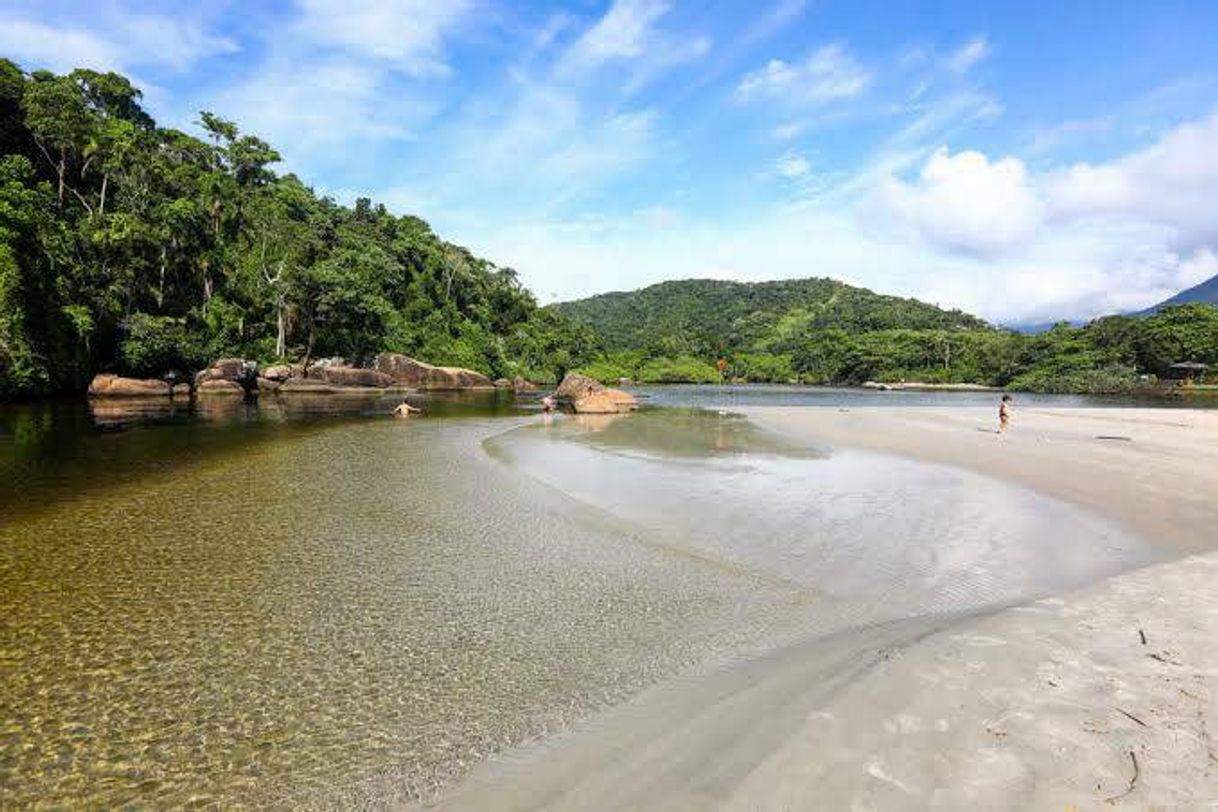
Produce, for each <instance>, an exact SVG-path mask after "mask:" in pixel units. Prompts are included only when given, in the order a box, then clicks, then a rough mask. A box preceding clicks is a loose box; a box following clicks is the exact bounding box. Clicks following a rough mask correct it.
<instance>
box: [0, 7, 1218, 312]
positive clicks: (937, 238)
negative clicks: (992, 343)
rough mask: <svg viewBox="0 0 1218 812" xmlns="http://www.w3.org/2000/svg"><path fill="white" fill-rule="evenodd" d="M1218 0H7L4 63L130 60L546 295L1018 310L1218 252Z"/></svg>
mask: <svg viewBox="0 0 1218 812" xmlns="http://www.w3.org/2000/svg"><path fill="white" fill-rule="evenodd" d="M1215 42H1218V3H1215V2H1214V0H1193V1H1192V2H1171V0H1159V1H1158V2H1154V3H1147V2H1142V1H1141V0H1106V2H1086V1H1085V0H1073V1H1072V2H1059V0H1052V1H1051V2H1050V1H1042V0H1020V1H1019V2H1002V1H1001V0H992V1H991V2H985V3H978V2H974V1H973V0H969V1H968V2H952V0H941V1H940V2H912V1H911V0H842V1H834V0H754V2H724V1H722V0H720V1H718V2H717V1H716V0H698V1H696V2H695V1H694V0H609V1H608V2H606V1H605V0H598V1H597V2H591V0H575V1H574V2H568V3H549V2H498V1H497V0H379V2H378V1H377V0H275V2H256V0H246V1H245V2H240V1H239V0H212V2H208V3H196V2H191V3H184V2H166V1H161V2H158V1H157V0H144V2H136V1H135V0H94V2H89V3H85V2H81V1H80V0H73V1H67V0H37V2H27V1H26V0H0V55H4V56H7V57H9V58H11V59H14V60H15V61H17V62H18V63H19V64H21V65H22V66H23V67H24V68H26V69H27V70H31V69H34V68H49V69H51V70H55V71H66V70H70V69H71V68H73V67H91V68H95V69H113V70H119V71H122V72H124V73H126V74H127V75H129V76H131V77H132V78H133V79H134V80H135V81H136V82H137V84H139V86H140V87H142V88H143V90H144V94H145V98H144V100H145V103H146V106H147V108H148V109H149V111H150V112H152V113H153V115H154V116H155V117H156V118H157V119H158V122H159V123H161V124H162V125H163V126H173V127H178V128H181V129H185V130H188V131H197V129H198V128H197V125H196V123H195V122H197V120H198V114H199V111H200V110H209V111H212V112H215V113H217V114H219V115H221V116H223V117H225V118H229V119H232V120H235V121H236V122H237V123H238V124H239V125H240V126H241V127H242V129H243V130H244V131H247V132H252V133H254V134H257V135H259V136H262V137H263V138H265V139H267V140H268V141H270V142H271V143H272V144H273V145H274V146H275V147H276V148H277V149H278V150H279V151H280V152H281V153H282V155H283V156H284V163H283V165H282V166H281V167H280V170H281V171H291V172H294V173H296V174H297V175H299V176H300V177H301V178H302V179H303V180H304V181H305V182H307V183H309V184H310V185H312V186H313V187H314V188H315V189H316V190H317V191H318V192H319V193H323V194H328V195H331V196H333V197H335V198H336V199H339V200H341V201H344V202H350V201H352V200H354V199H355V198H356V197H361V196H366V197H371V198H372V199H374V200H375V201H378V202H381V203H384V204H385V205H386V206H387V207H388V208H389V209H390V210H392V211H394V212H397V213H402V214H407V213H409V214H415V215H418V216H420V217H423V218H424V219H425V220H427V221H428V222H429V223H431V225H432V227H433V228H434V229H435V230H436V231H437V233H439V234H440V235H441V236H443V237H444V238H445V239H448V240H450V241H453V242H456V243H459V244H462V245H465V246H467V247H469V248H470V249H472V250H474V251H475V252H477V253H479V254H481V255H483V256H485V257H487V258H488V259H491V260H492V261H494V262H495V263H496V264H498V265H501V266H510V267H513V268H515V269H517V271H519V273H520V275H521V278H522V280H523V281H524V282H525V284H527V285H528V286H529V287H530V288H531V289H532V290H533V291H534V292H535V293H536V294H537V296H538V299H539V300H540V301H541V302H543V303H547V302H550V301H556V300H565V299H572V298H578V297H582V296H587V295H590V294H593V293H599V292H604V291H609V290H629V289H633V288H637V287H641V286H643V285H647V284H651V283H654V282H658V281H662V280H665V279H685V278H718V279H737V280H743V281H761V280H767V279H777V278H792V277H807V276H830V277H833V278H836V279H841V280H843V281H846V282H850V283H852V284H858V285H863V286H866V287H869V288H872V289H874V290H877V291H880V292H884V293H895V294H900V295H908V296H916V297H918V298H921V299H924V300H926V301H930V302H934V303H937V304H940V305H942V306H947V307H959V308H962V309H965V310H968V311H970V312H974V313H977V314H980V315H982V316H984V317H986V318H988V319H991V320H993V321H996V322H1001V323H1018V322H1035V321H1045V320H1056V319H1060V318H1071V319H1078V318H1087V317H1091V316H1095V315H1099V314H1103V313H1110V312H1119V311H1128V310H1134V309H1139V308H1142V307H1145V306H1147V305H1150V304H1153V303H1155V302H1157V301H1159V300H1161V299H1164V298H1166V297H1167V296H1170V295H1171V294H1173V293H1175V292H1177V291H1178V290H1180V289H1182V288H1185V287H1188V286H1191V285H1193V284H1196V283H1198V282H1201V281H1203V280H1204V279H1207V278H1209V277H1211V276H1213V275H1215V274H1218V48H1215V47H1214V45H1213V44H1214V43H1215Z"/></svg>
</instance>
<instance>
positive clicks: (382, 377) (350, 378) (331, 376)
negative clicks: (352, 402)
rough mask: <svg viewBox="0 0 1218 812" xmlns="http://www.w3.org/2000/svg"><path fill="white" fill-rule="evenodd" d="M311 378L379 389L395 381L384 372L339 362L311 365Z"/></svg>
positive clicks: (338, 384) (333, 383)
mask: <svg viewBox="0 0 1218 812" xmlns="http://www.w3.org/2000/svg"><path fill="white" fill-rule="evenodd" d="M309 380H311V381H323V382H325V383H328V384H331V385H333V386H365V387H367V386H371V387H375V388H377V389H385V388H387V387H390V386H393V384H394V383H395V381H394V379H393V378H391V377H390V376H388V375H386V374H385V373H384V372H378V371H376V370H375V369H361V368H359V367H349V366H344V365H339V364H333V365H327V366H324V367H320V368H318V367H312V366H311V367H309Z"/></svg>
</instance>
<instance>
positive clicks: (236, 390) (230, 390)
mask: <svg viewBox="0 0 1218 812" xmlns="http://www.w3.org/2000/svg"><path fill="white" fill-rule="evenodd" d="M195 391H197V392H198V393H199V394H200V395H236V396H237V397H245V387H244V386H242V385H241V384H239V383H237V382H236V381H226V380H222V379H220V378H212V379H210V380H205V381H203V382H202V383H200V384H199V385H198V386H197V387H195Z"/></svg>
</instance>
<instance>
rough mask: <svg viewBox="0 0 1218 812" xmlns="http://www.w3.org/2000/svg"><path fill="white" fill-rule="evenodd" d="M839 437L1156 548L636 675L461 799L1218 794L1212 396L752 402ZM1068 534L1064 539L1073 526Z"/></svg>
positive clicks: (768, 803) (960, 802) (1076, 804)
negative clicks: (677, 675) (1018, 596)
mask: <svg viewBox="0 0 1218 812" xmlns="http://www.w3.org/2000/svg"><path fill="white" fill-rule="evenodd" d="M748 415H749V417H750V418H751V419H752V420H754V421H755V422H757V423H759V424H760V425H762V426H764V427H766V428H769V429H771V430H773V431H776V432H781V433H785V434H787V435H789V436H792V437H798V438H800V439H801V440H812V441H815V442H817V443H821V444H824V445H827V446H830V447H846V446H849V447H858V448H863V449H869V450H872V451H878V452H883V453H886V454H892V455H899V456H905V457H910V458H915V459H918V460H923V461H930V462H936V463H941V464H947V465H951V466H957V467H963V468H970V469H973V470H976V471H979V472H982V473H984V474H987V475H989V476H993V477H997V478H1001V479H1005V480H1008V481H1011V482H1013V483H1016V484H1019V485H1022V486H1025V487H1029V488H1032V489H1035V490H1037V491H1040V492H1042V493H1044V494H1046V495H1049V496H1052V497H1056V498H1058V499H1061V500H1064V501H1067V502H1071V503H1074V504H1076V505H1078V506H1081V507H1083V508H1086V509H1088V510H1090V511H1092V512H1095V513H1100V514H1104V515H1106V516H1109V517H1111V518H1114V519H1116V520H1118V521H1119V522H1120V523H1122V524H1123V525H1125V526H1126V527H1127V528H1129V529H1130V530H1132V531H1133V532H1135V533H1137V534H1139V535H1140V536H1142V537H1144V538H1145V539H1147V540H1148V541H1150V542H1151V543H1153V544H1154V545H1156V546H1157V547H1158V548H1159V549H1161V550H1162V552H1163V557H1164V560H1165V561H1166V562H1167V563H1162V564H1156V565H1154V566H1150V567H1147V568H1145V569H1141V570H1136V571H1133V572H1128V573H1125V574H1122V575H1118V576H1115V577H1112V578H1109V579H1107V580H1104V581H1101V582H1099V583H1096V584H1093V585H1090V586H1087V587H1084V588H1082V589H1079V590H1076V591H1073V592H1069V593H1066V594H1063V595H1059V596H1052V597H1048V598H1044V599H1041V600H1038V601H1035V602H1032V603H1030V604H1027V605H1023V606H1017V607H1012V608H1008V609H1005V610H1002V611H999V612H997V613H993V614H989V615H984V616H975V615H974V616H966V617H963V618H961V617H923V618H917V619H911V620H910V621H908V622H904V621H898V622H896V623H892V624H883V625H880V626H876V627H871V628H864V629H861V630H855V631H851V632H849V633H845V634H841V635H836V636H834V637H832V638H829V639H821V640H817V641H809V642H808V643H804V644H799V645H796V646H792V647H789V648H786V649H783V650H781V651H777V652H773V653H772V654H771V655H769V656H766V657H760V658H754V659H751V660H749V661H746V662H743V663H739V664H736V665H733V666H731V667H728V668H725V669H723V670H722V671H720V672H718V673H714V674H711V675H702V676H698V677H691V678H689V679H687V680H681V681H677V682H675V683H669V684H667V685H664V686H661V687H658V688H654V689H650V690H648V691H644V692H643V693H642V694H641V695H640V696H638V697H637V698H636V699H635V700H633V701H631V702H629V703H627V704H626V705H625V706H622V707H619V708H618V709H615V710H614V711H611V712H610V713H609V714H607V715H606V716H605V717H604V718H602V719H599V720H596V721H595V722H594V723H593V724H590V725H588V726H586V727H585V728H583V729H581V730H578V731H575V732H574V733H572V734H569V735H568V736H566V737H563V738H561V739H559V740H557V741H554V742H550V743H545V744H544V745H543V746H541V747H539V748H537V749H536V750H534V751H532V752H527V753H522V754H519V755H518V756H516V757H513V758H509V759H506V760H503V761H501V762H499V763H497V764H493V765H485V767H484V768H482V769H480V770H478V771H476V772H475V774H474V775H473V776H471V780H469V781H467V782H465V783H464V784H463V785H461V786H458V787H457V788H456V789H455V790H454V792H452V793H451V794H450V795H448V796H446V797H445V798H443V799H440V800H439V801H438V805H439V806H440V807H441V808H451V809H477V808H491V807H494V808H497V809H538V808H548V809H624V808H628V809H666V810H669V809H707V808H722V809H739V810H769V809H774V810H789V809H822V808H832V809H846V808H850V809H906V808H910V809H920V808H928V807H932V808H947V809H1025V808H1035V809H1054V808H1056V809H1069V808H1079V809H1091V808H1109V807H1115V808H1129V809H1143V808H1190V809H1193V808H1209V807H1211V806H1213V805H1215V804H1216V803H1218V705H1215V700H1216V699H1218V642H1216V641H1218V552H1213V550H1214V549H1215V548H1218V412H1203V411H1198V410H1183V409H1181V410H1167V409H1154V410H1151V409H1069V410H1064V409H1063V410H1037V409H1020V410H1018V411H1017V412H1016V415H1015V422H1014V425H1013V427H1012V430H1011V431H1010V432H1009V433H1008V434H1006V435H1001V436H1000V435H998V434H996V433H995V428H996V425H995V423H996V421H995V419H994V413H993V411H992V410H989V409H971V408H970V409H958V408H928V409H884V408H865V409H851V410H843V409H836V408H821V409H818V408H802V409H796V408H756V409H750V410H748ZM1062 543H1064V544H1068V543H1069V539H1068V538H1064V539H1062Z"/></svg>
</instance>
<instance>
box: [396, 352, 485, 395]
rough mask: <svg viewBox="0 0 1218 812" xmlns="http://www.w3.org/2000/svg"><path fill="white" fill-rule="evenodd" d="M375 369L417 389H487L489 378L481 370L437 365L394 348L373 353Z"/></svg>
mask: <svg viewBox="0 0 1218 812" xmlns="http://www.w3.org/2000/svg"><path fill="white" fill-rule="evenodd" d="M375 366H376V370H377V371H378V372H383V373H385V374H386V375H388V376H389V377H390V378H392V379H393V380H394V382H395V383H399V384H403V385H405V386H412V387H416V388H418V389H489V388H491V387H493V386H494V384H493V383H492V382H491V379H490V378H488V377H486V376H485V375H483V374H482V373H480V372H474V371H473V370H472V369H462V368H461V367H437V366H432V365H431V364H425V363H423V362H422V361H416V360H415V359H413V358H410V357H409V356H406V355H399V354H398V353H395V352H383V353H381V354H380V355H378V356H377V357H376V364H375Z"/></svg>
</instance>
